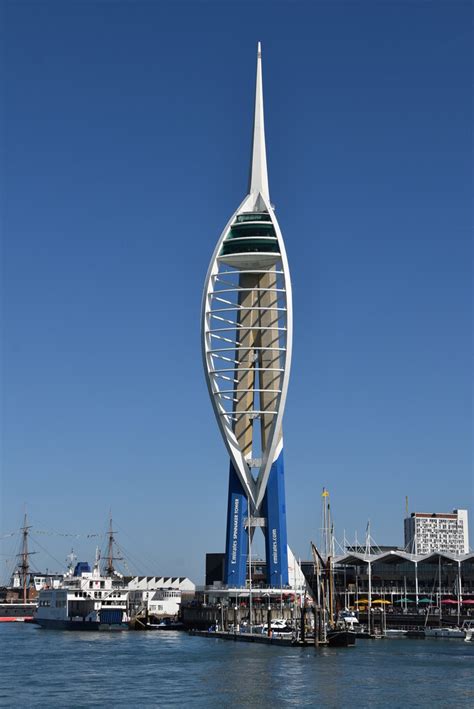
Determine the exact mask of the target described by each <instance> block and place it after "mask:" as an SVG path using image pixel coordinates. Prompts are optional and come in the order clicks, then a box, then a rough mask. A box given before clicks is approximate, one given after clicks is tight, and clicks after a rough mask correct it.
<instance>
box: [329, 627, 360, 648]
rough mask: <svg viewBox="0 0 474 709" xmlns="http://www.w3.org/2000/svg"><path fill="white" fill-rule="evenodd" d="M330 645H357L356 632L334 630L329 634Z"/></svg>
mask: <svg viewBox="0 0 474 709" xmlns="http://www.w3.org/2000/svg"><path fill="white" fill-rule="evenodd" d="M327 641H328V645H329V647H351V646H352V645H355V641H356V634H355V633H353V632H352V631H351V630H334V631H332V632H329V633H328V634H327Z"/></svg>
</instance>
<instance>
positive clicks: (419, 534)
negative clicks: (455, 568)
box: [405, 510, 469, 554]
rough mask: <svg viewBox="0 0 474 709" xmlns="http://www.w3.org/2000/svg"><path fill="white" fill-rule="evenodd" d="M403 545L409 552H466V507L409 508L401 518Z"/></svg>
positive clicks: (467, 550)
mask: <svg viewBox="0 0 474 709" xmlns="http://www.w3.org/2000/svg"><path fill="white" fill-rule="evenodd" d="M405 549H406V550H407V551H409V552H411V553H413V554H429V553H431V552H447V553H450V554H467V553H468V552H469V529H468V513H467V510H453V512H452V513H444V512H412V514H411V516H410V517H407V518H406V519H405Z"/></svg>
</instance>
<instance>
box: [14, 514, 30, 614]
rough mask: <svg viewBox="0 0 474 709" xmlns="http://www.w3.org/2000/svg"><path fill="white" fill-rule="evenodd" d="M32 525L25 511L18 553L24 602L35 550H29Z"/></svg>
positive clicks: (26, 598)
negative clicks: (31, 558) (31, 557)
mask: <svg viewBox="0 0 474 709" xmlns="http://www.w3.org/2000/svg"><path fill="white" fill-rule="evenodd" d="M30 529H31V525H29V524H28V517H27V514H26V512H25V516H24V518H23V527H21V528H20V531H21V535H22V544H21V551H20V553H19V554H18V557H19V564H18V571H19V572H20V583H21V587H22V589H23V603H26V602H27V600H28V581H29V577H30V556H31V554H32V553H33V552H30V551H29V548H28V537H29V533H30Z"/></svg>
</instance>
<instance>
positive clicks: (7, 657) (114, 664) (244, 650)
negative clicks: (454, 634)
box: [0, 623, 474, 709]
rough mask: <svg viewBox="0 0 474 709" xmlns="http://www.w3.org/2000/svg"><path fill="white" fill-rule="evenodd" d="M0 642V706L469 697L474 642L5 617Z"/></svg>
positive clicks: (394, 701)
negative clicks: (195, 630)
mask: <svg viewBox="0 0 474 709" xmlns="http://www.w3.org/2000/svg"><path fill="white" fill-rule="evenodd" d="M0 648H1V650H0V670H1V671H0V706H2V707H20V706H21V707H48V708H49V707H71V706H73V707H75V708H76V709H79V708H81V707H92V706H94V707H97V706H103V707H129V706H132V705H134V706H137V707H173V706H179V707H184V706H186V707H188V706H192V707H236V706H237V707H240V706H243V707H251V706H252V707H258V709H262V707H272V709H275V708H276V707H285V706H302V707H353V706H357V707H428V706H437V707H445V706H446V707H447V706H456V707H464V706H466V707H467V706H474V683H473V681H472V678H473V674H474V645H473V644H468V643H465V642H463V641H462V640H375V641H370V640H361V641H359V642H358V643H357V645H356V646H355V647H354V648H342V649H329V648H324V649H319V650H314V649H313V648H306V649H295V648H287V647H285V648H279V647H275V646H269V647H267V646H262V645H253V644H246V643H232V642H228V641H225V640H214V639H206V638H198V637H190V636H188V635H187V634H186V633H180V632H169V633H166V632H164V633H160V632H149V633H146V632H145V633H137V632H118V633H80V632H77V633H74V632H67V631H53V630H41V629H39V628H37V627H36V626H33V625H27V626H25V625H23V624H21V625H20V624H14V623H11V624H6V623H5V624H3V626H0Z"/></svg>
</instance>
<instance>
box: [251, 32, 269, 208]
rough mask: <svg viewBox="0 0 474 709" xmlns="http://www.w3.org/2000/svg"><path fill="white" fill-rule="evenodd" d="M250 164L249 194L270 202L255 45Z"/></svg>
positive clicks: (259, 58) (259, 53) (259, 56)
mask: <svg viewBox="0 0 474 709" xmlns="http://www.w3.org/2000/svg"><path fill="white" fill-rule="evenodd" d="M251 159H252V162H251V164H250V180H249V194H252V193H254V194H258V193H259V192H260V193H261V194H262V196H263V197H265V198H266V199H267V200H268V201H270V192H269V189H268V173H267V153H266V150H265V123H264V117H263V86H262V47H261V44H260V42H259V43H258V45H257V81H256V85H255V114H254V121H253V140H252V158H251Z"/></svg>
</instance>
